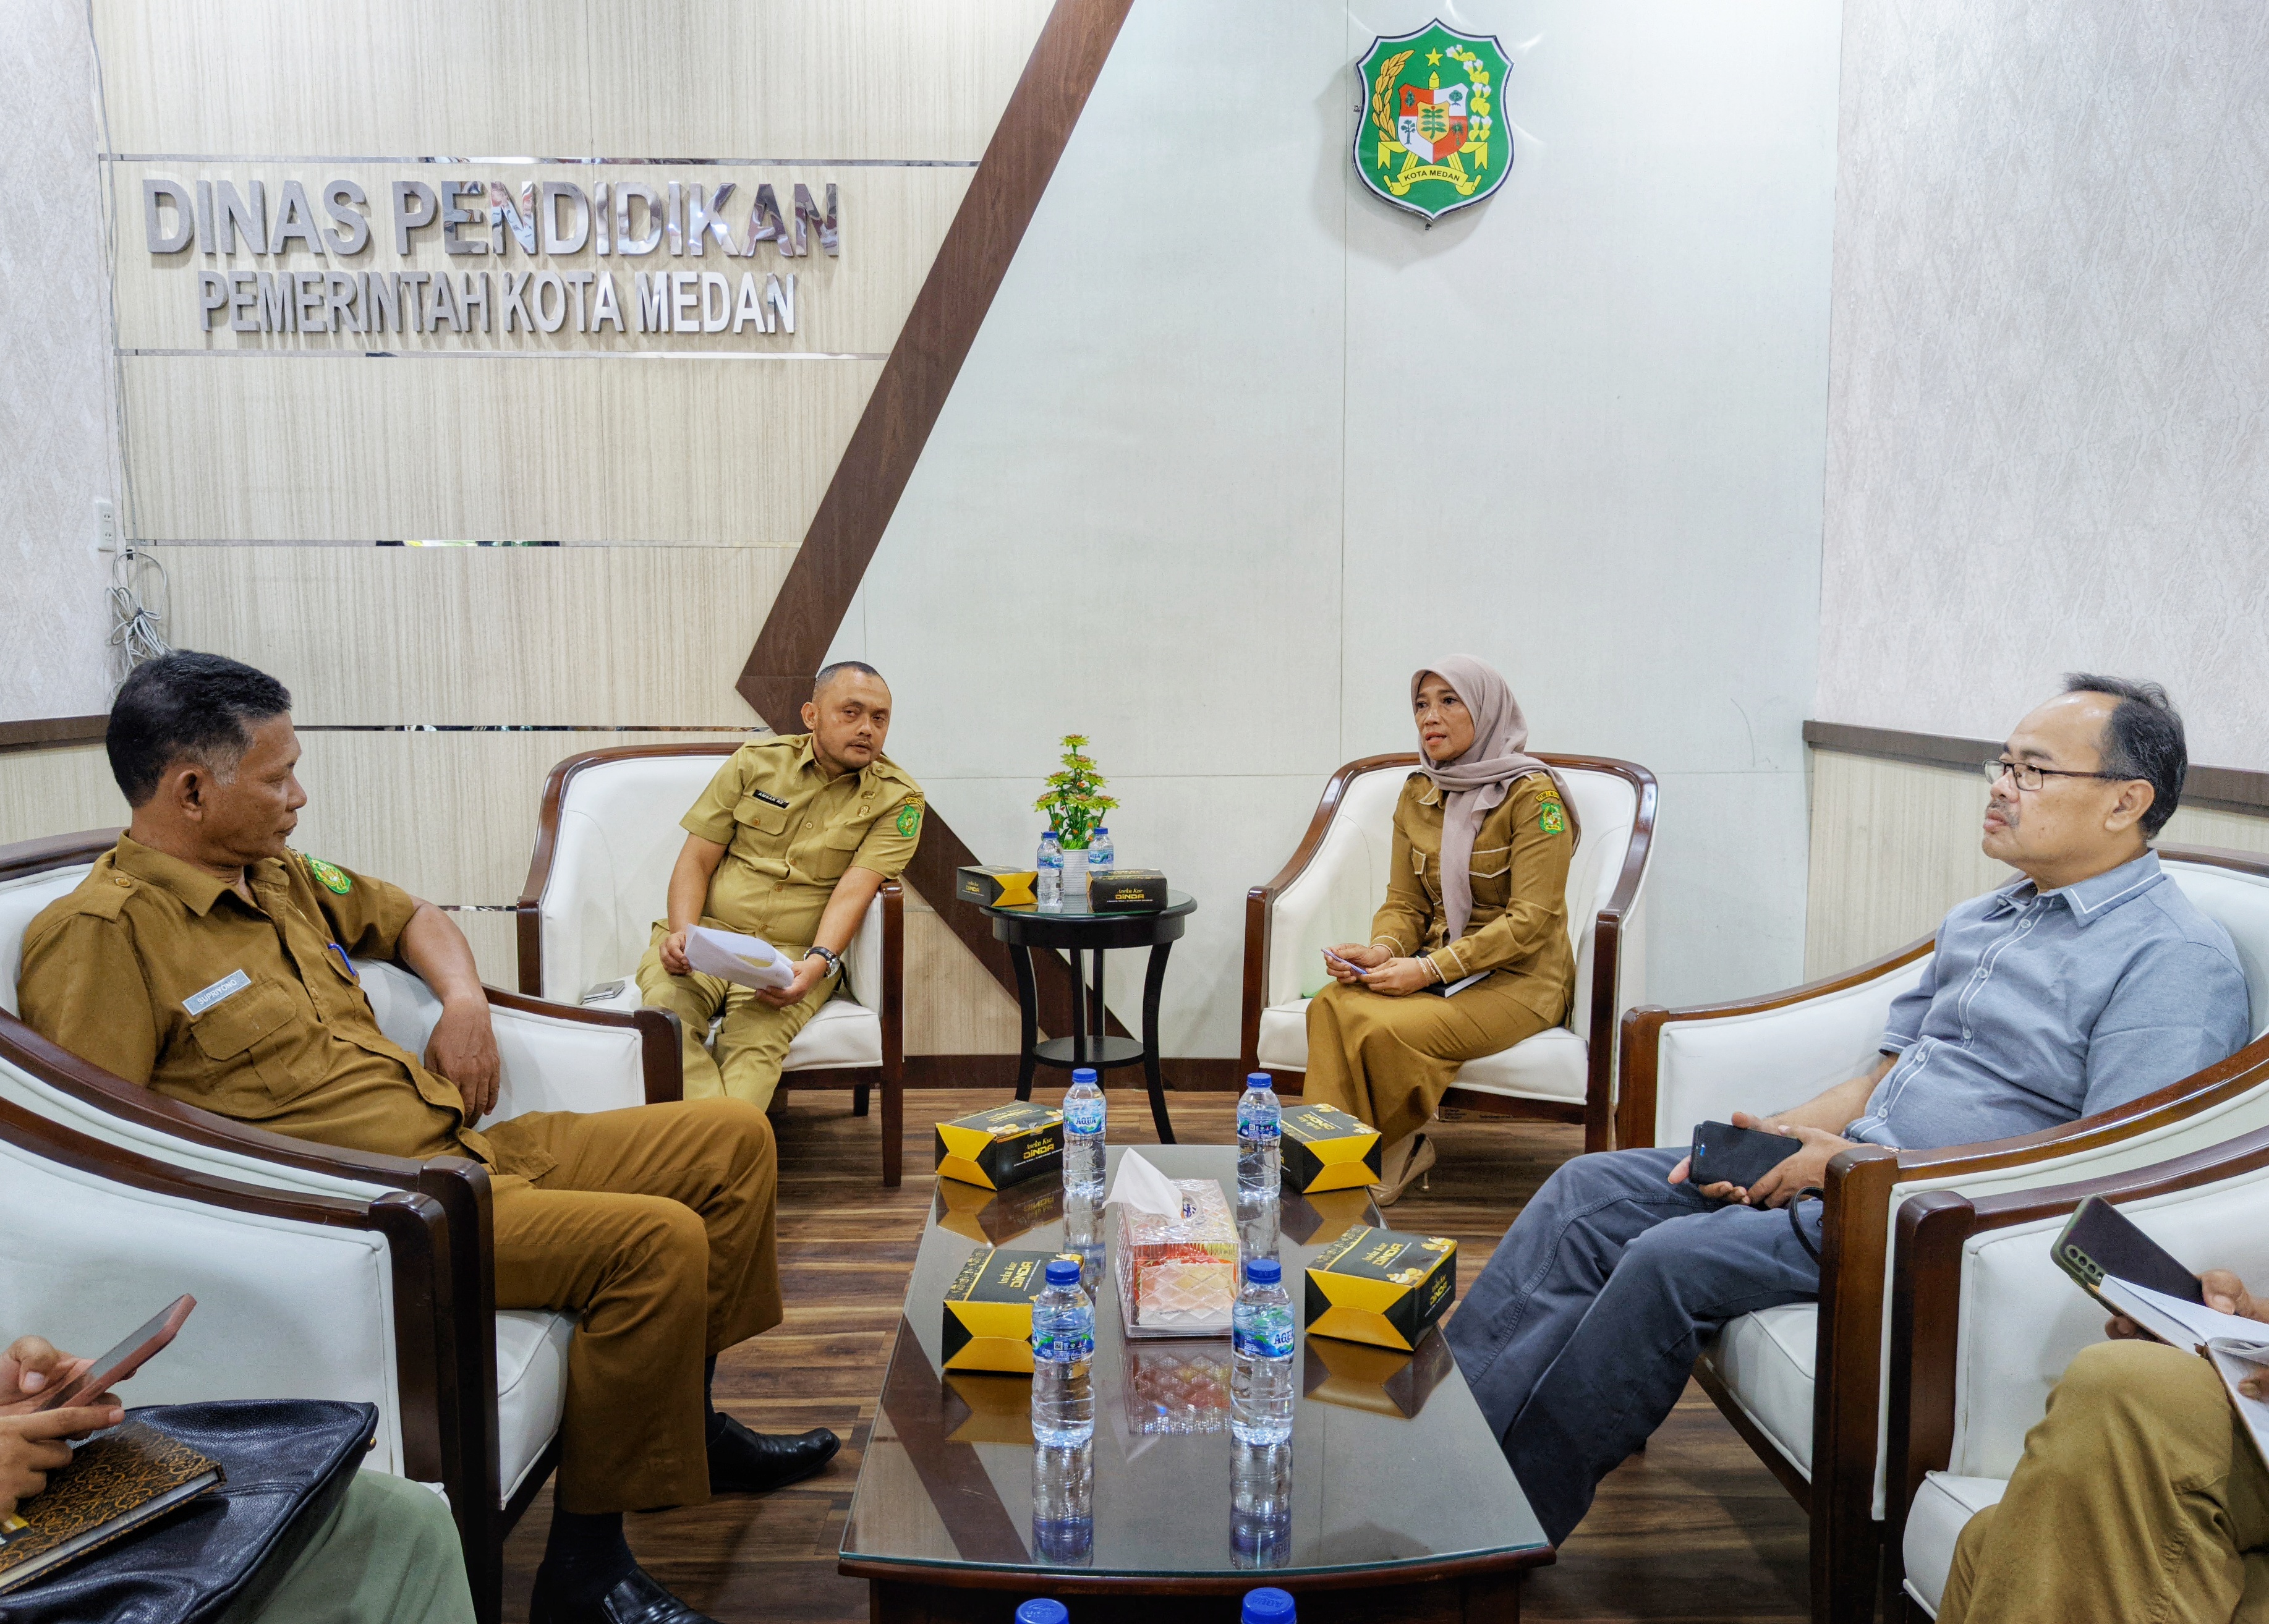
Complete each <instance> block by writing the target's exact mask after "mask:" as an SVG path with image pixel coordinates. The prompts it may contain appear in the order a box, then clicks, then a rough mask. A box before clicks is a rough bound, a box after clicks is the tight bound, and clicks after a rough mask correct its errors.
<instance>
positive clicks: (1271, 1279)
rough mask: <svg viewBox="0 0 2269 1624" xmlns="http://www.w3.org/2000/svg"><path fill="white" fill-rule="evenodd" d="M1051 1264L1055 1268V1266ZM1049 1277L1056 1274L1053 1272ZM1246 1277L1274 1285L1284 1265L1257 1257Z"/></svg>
mask: <svg viewBox="0 0 2269 1624" xmlns="http://www.w3.org/2000/svg"><path fill="white" fill-rule="evenodd" d="M1050 1268H1051V1269H1052V1270H1053V1265H1050ZM1048 1278H1049V1279H1051V1280H1053V1279H1054V1278H1055V1276H1054V1275H1053V1273H1051V1274H1050V1275H1049V1277H1048ZM1283 1278H1284V1266H1283V1265H1282V1264H1281V1263H1279V1262H1277V1261H1276V1259H1274V1258H1255V1259H1253V1261H1251V1262H1250V1263H1248V1264H1246V1265H1245V1279H1247V1280H1249V1281H1252V1282H1253V1284H1254V1285H1256V1286H1274V1285H1275V1284H1276V1283H1277V1282H1278V1281H1281V1280H1282V1279H1283Z"/></svg>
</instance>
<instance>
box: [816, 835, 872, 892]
mask: <svg viewBox="0 0 2269 1624" xmlns="http://www.w3.org/2000/svg"><path fill="white" fill-rule="evenodd" d="M866 841H867V825H866V824H864V823H838V824H837V825H836V826H835V827H834V828H832V829H831V830H827V831H826V832H825V834H824V835H823V836H822V837H821V838H820V842H819V845H818V848H817V850H816V851H814V852H813V853H812V856H811V866H812V873H813V876H814V877H815V878H817V879H821V880H839V879H841V878H842V877H843V871H844V870H845V869H846V868H848V867H850V866H851V860H852V859H853V858H854V857H856V856H857V855H858V854H859V848H860V847H861V845H865V844H866Z"/></svg>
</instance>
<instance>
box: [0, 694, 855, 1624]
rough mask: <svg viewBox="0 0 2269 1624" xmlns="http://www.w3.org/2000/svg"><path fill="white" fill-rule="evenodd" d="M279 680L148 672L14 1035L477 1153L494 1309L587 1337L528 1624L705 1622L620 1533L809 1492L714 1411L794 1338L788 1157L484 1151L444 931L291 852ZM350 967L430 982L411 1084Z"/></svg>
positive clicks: (574, 1133) (117, 722)
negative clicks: (109, 829)
mask: <svg viewBox="0 0 2269 1624" xmlns="http://www.w3.org/2000/svg"><path fill="white" fill-rule="evenodd" d="M291 703H292V697H291V695H290V694H288V693H287V692H285V689H284V687H283V684H281V683H277V681H276V680H275V679H274V678H273V677H270V676H267V675H263V674H262V673H261V672H258V671H255V670H254V669H253V668H250V667H249V666H245V665H240V664H238V663H237V662H236V661H233V660H225V659H222V658H220V657H219V656H218V655H213V654H195V653H177V654H169V655H167V656H166V657H164V658H163V659H159V660H156V661H152V662H150V663H149V664H147V665H144V666H143V667H141V668H138V669H137V670H136V671H135V672H134V674H133V675H131V676H129V678H128V679H127V680H126V683H125V685H124V686H123V687H122V688H121V689H120V690H119V694H118V698H117V700H116V702H115V705H114V706H113V707H112V710H111V715H110V728H109V735H108V739H107V747H108V750H109V756H110V764H111V771H112V772H113V773H114V774H115V776H116V778H117V779H118V786H119V788H120V789H121V790H122V791H123V792H124V793H125V796H126V799H127V801H128V803H129V805H130V806H131V807H132V808H133V811H134V816H133V823H132V825H131V826H130V827H129V830H127V832H126V834H125V835H124V836H123V837H122V838H120V840H119V842H118V844H117V845H116V846H115V848H113V849H112V850H111V851H109V852H107V853H104V854H103V855H102V856H101V857H100V858H99V859H98V860H96V862H95V864H94V868H93V871H92V873H91V874H89V875H87V877H86V878H85V880H83V881H81V882H79V885H78V888H77V889H76V890H73V891H72V892H71V893H70V895H69V896H67V897H61V898H58V899H57V900H56V901H55V903H53V904H50V905H49V906H48V908H46V909H45V910H44V911H42V912H41V914H40V916H39V917H38V918H37V919H33V921H32V925H31V928H30V929H29V930H27V931H26V933H25V936H24V967H23V971H22V976H21V979H20V982H19V985H18V996H19V999H20V1002H21V1005H22V1008H23V1012H24V1019H25V1020H26V1022H28V1023H29V1024H30V1025H31V1026H32V1027H33V1029H34V1030H37V1031H39V1032H40V1033H41V1034H42V1035H43V1036H45V1037H48V1038H49V1039H51V1040H52V1041H54V1042H55V1043H57V1044H60V1045H62V1046H63V1047H64V1048H66V1049H68V1050H70V1052H72V1053H74V1054H77V1055H78V1056H80V1057H81V1058H83V1059H87V1060H89V1061H92V1063H93V1064H95V1065H97V1066H100V1067H103V1068H104V1069H105V1070H107V1071H109V1072H112V1073H114V1074H116V1075H118V1076H121V1077H123V1078H125V1079H126V1080H127V1081H129V1082H135V1083H139V1084H141V1085H143V1086H144V1087H146V1088H149V1089H153V1090H155V1091H156V1092H158V1093H160V1094H164V1095H166V1096H170V1097H172V1098H174V1099H178V1100H182V1101H185V1102H187V1103H188V1104H193V1105H199V1106H203V1108H204V1109H206V1110H208V1111H217V1112H218V1113H220V1114H221V1115H223V1116H225V1117H232V1118H236V1119H238V1120H240V1121H244V1122H250V1123H254V1124H256V1125H257V1126H261V1127H262V1128H266V1129H270V1130H271V1131H273V1132H276V1133H288V1134H292V1135H295V1136H297V1137H299V1138H302V1139H309V1140H319V1141H321V1142H322V1143H325V1144H331V1145H338V1146H344V1147H346V1148H351V1149H356V1150H365V1151H372V1152H378V1153H382V1154H384V1155H397V1156H410V1157H414V1158H421V1159H422V1158H425V1157H431V1156H437V1155H462V1156H469V1157H471V1158H472V1159H473V1160H475V1161H477V1162H478V1163H482V1164H483V1165H484V1166H485V1167H486V1168H487V1169H488V1170H489V1172H490V1176H491V1190H492V1191H493V1195H494V1207H493V1214H494V1223H495V1258H496V1296H497V1303H498V1306H499V1307H501V1308H544V1309H552V1310H560V1311H563V1312H569V1313H573V1314H574V1315H575V1316H576V1318H577V1324H576V1329H575V1333H574V1338H573V1341H572V1342H571V1344H570V1346H569V1348H568V1355H567V1398H566V1414H565V1421H564V1426H563V1438H562V1450H561V1457H560V1463H559V1477H558V1487H557V1491H556V1500H555V1505H556V1510H555V1515H554V1517H553V1519H552V1526H551V1540H550V1544H549V1545H548V1546H547V1547H546V1550H545V1553H544V1559H543V1567H542V1568H541V1569H539V1570H538V1572H537V1574H536V1594H535V1598H534V1600H533V1601H532V1603H531V1605H530V1610H529V1616H530V1618H531V1620H534V1621H535V1624H546V1621H551V1624H568V1621H573V1624H582V1621H584V1620H590V1621H592V1624H601V1621H607V1624H624V1621H627V1620H633V1619H635V1620H639V1624H695V1621H698V1620H700V1618H701V1615H700V1614H699V1613H695V1612H693V1611H692V1610H691V1608H689V1607H686V1606H684V1604H683V1603H682V1602H680V1601H678V1600H677V1599H676V1598H675V1597H673V1596H671V1595H670V1594H669V1592H668V1591H665V1590H663V1589H662V1588H661V1586H660V1585H659V1584H657V1583H654V1581H653V1580H652V1579H651V1578H649V1577H648V1576H647V1575H646V1574H645V1573H644V1572H643V1571H641V1570H640V1569H639V1567H638V1565H637V1564H636V1562H635V1561H633V1560H632V1556H631V1552H630V1547H629V1546H628V1545H627V1544H625V1541H624V1539H623V1532H622V1514H623V1513H624V1512H625V1511H626V1510H641V1509H646V1508H653V1507H661V1506H671V1505H698V1504H700V1503H702V1502H705V1501H706V1500H707V1499H708V1498H709V1497H710V1495H712V1494H713V1493H722V1492H728V1491H735V1490H741V1491H756V1490H763V1489H768V1488H775V1487H780V1485H782V1484H785V1483H788V1482H793V1481H795V1480H796V1479H798V1478H801V1477H805V1476H809V1474H810V1473H813V1472H816V1471H817V1470H819V1469H820V1467H821V1466H823V1465H825V1463H826V1461H827V1460H828V1458H830V1457H831V1456H832V1455H833V1454H834V1453H835V1450H836V1444H837V1441H836V1438H835V1436H834V1435H833V1434H831V1433H828V1432H810V1433H806V1434H803V1435H802V1436H799V1437H795V1438H781V1437H768V1436H763V1435H760V1434H757V1433H753V1432H750V1430H749V1429H748V1428H745V1427H743V1426H742V1425H741V1424H740V1423H739V1422H738V1421H733V1420H732V1419H730V1418H729V1417H727V1416H723V1415H720V1414H717V1413H716V1411H715V1410H714V1409H713V1407H711V1406H709V1404H708V1402H707V1397H706V1391H705V1379H706V1377H707V1376H708V1375H710V1374H712V1373H713V1371H714V1369H715V1364H716V1355H718V1354H719V1353H720V1352H721V1350H723V1349H725V1348H728V1347H732V1346H733V1345H734V1344H735V1343H737V1342H739V1341H741V1340H743V1339H745V1338H748V1337H751V1336H754V1335H756V1334H757V1333H758V1332H761V1331H765V1330H768V1329H770V1328H771V1327H772V1326H773V1325H778V1324H779V1323H780V1270H779V1266H778V1263H777V1260H776V1258H775V1248H774V1231H773V1192H774V1187H775V1182H776V1179H775V1170H774V1166H773V1156H772V1131H771V1128H770V1126H769V1125H767V1124H766V1123H765V1119H764V1116H763V1114H762V1113H761V1112H759V1111H753V1110H751V1109H750V1108H749V1107H747V1106H745V1105H743V1104H738V1103H737V1102H735V1101H732V1100H721V1099H719V1100H703V1101H698V1102H688V1103H684V1104H667V1105H647V1106H641V1107H639V1108H636V1109H633V1110H628V1111H598V1112H591V1113H583V1112H576V1111H542V1112H532V1113H529V1114H528V1115H525V1116H520V1117H515V1118H512V1119H511V1120H510V1121H506V1122H501V1123H499V1124H497V1125H496V1126H494V1127H492V1128H490V1129H488V1130H486V1131H477V1130H476V1128H475V1127H474V1124H475V1123H477V1121H478V1120H479V1119H480V1118H481V1117H482V1115H483V1114H484V1112H486V1111H489V1110H490V1109H491V1108H492V1107H493V1106H494V1104H496V1097H497V1088H498V1080H499V1072H498V1059H497V1046H496V1037H495V1033H494V1032H493V1030H491V1026H490V1022H489V1011H488V1000H487V997H486V995H485V994H484V992H483V991H482V988H481V982H480V976H479V973H478V972H477V970H476V969H475V967H474V963H473V955H472V950H471V949H469V947H467V945H466V943H465V939H464V937H463V935H462V934H460V933H459V931H458V929H457V927H456V926H455V924H453V923H452V922H451V921H450V919H449V918H448V916H447V914H445V913H443V912H440V910H439V909H437V908H435V907H433V906H432V904H429V903H424V902H420V901H418V898H416V897H412V896H410V894H409V893H407V892H406V891H403V890H400V889H399V888H398V887H395V886H392V885H389V884H388V883H387V882H384V881H383V880H374V879H372V878H370V877H368V876H367V875H359V874H356V873H353V872H352V871H351V870H348V869H345V868H342V867H337V866H336V865H334V864H331V863H328V862H325V861H323V860H321V859H319V858H314V857H309V856H306V855H304V854H301V853H293V852H292V851H290V850H289V849H288V848H287V846H286V845H285V842H286V841H288V840H289V839H290V838H291V835H292V829H293V827H294V826H295V825H296V824H297V823H298V822H299V808H301V807H302V806H304V805H306V804H307V795H306V794H304V793H303V792H302V791H301V789H300V787H299V780H298V779H297V778H296V777H295V776H294V771H293V770H294V767H295V765H296V764H297V763H298V761H299V741H298V739H297V737H296V736H295V735H294V734H293V732H292V719H291V716H290V714H289V711H290V706H291ZM357 957H364V958H390V959H394V960H395V961H396V962H398V963H402V964H403V965H405V966H406V967H407V968H409V969H410V970H411V971H415V972H416V973H417V974H418V976H419V977H421V978H423V979H424V980H425V984H426V985H428V986H429V987H431V988H432V990H433V992H434V993H435V994H436V995H437V996H439V997H440V1000H441V1015H440V1021H439V1022H438V1023H437V1024H436V1025H435V1027H434V1029H433V1036H432V1041H431V1043H430V1044H429V1045H428V1046H427V1048H426V1052H425V1057H424V1059H423V1062H422V1063H421V1062H420V1060H419V1059H418V1057H415V1056H412V1055H411V1054H410V1053H409V1052H406V1051H404V1050H403V1049H402V1048H400V1047H398V1046H396V1045H395V1044H394V1043H393V1042H392V1041H391V1040H390V1039H388V1037H386V1035H385V1034H384V1033H383V1032H382V1031H381V1030H379V1025H378V1021H377V1017H376V1015H374V1014H373V1011H372V1008H371V1005H370V1000H368V998H366V996H365V995H364V993H363V991H362V989H361V987H360V986H358V985H357V984H356V979H355V971H354V966H353V963H352V961H353V960H354V959H355V958H357Z"/></svg>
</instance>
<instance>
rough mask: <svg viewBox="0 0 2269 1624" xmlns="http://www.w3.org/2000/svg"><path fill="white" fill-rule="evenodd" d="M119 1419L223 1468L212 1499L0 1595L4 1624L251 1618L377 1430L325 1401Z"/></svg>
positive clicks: (140, 1412)
mask: <svg viewBox="0 0 2269 1624" xmlns="http://www.w3.org/2000/svg"><path fill="white" fill-rule="evenodd" d="M126 1414H127V1417H128V1419H129V1420H131V1421H142V1422H144V1424H146V1425H148V1426H151V1427H154V1428H157V1429H158V1430H159V1431H160V1432H162V1433H164V1434H166V1436H168V1437H171V1438H177V1439H179V1440H180V1441H181V1443H186V1444H188V1446H189V1447H190V1448H191V1449H193V1450H195V1451H197V1453H199V1454H200V1455H203V1456H205V1457H206V1458H209V1459H211V1460H213V1461H216V1462H218V1464H219V1465H220V1468H221V1470H222V1472H223V1473H225V1474H226V1477H227V1481H226V1482H225V1483H224V1484H223V1485H222V1486H221V1487H219V1488H218V1489H216V1490H215V1491H214V1492H213V1493H211V1494H210V1495H200V1496H198V1497H197V1498H196V1499H195V1500H192V1501H190V1502H188V1504H187V1505H184V1506H182V1507H181V1509H180V1510H176V1511H174V1512H171V1513H169V1514H168V1515H166V1516H165V1517H161V1518H159V1520H158V1521H157V1522H155V1523H152V1524H150V1525H149V1526H147V1527H145V1528H139V1529H137V1530H135V1531H134V1532H131V1533H129V1534H127V1535H125V1536H124V1537H123V1538H122V1539H118V1540H117V1541H116V1542H115V1543H114V1544H111V1545H106V1546H103V1547H101V1548H100V1550H96V1551H91V1552H89V1553H87V1554H85V1555H84V1556H82V1557H80V1558H79V1559H78V1560H77V1561H72V1562H70V1563H69V1564H67V1565H65V1566H64V1567H63V1568H61V1569H57V1570H56V1571H55V1573H54V1574H53V1575H52V1576H49V1577H47V1578H44V1579H41V1580H38V1581H35V1582H34V1583H31V1584H28V1585H26V1586H25V1587H24V1588H23V1589H22V1590H20V1591H10V1592H9V1593H8V1594H7V1595H5V1596H0V1624H89V1621H91V1620H98V1619H100V1620H106V1624H114V1621H115V1624H223V1621H224V1620H239V1619H247V1618H249V1617H251V1616H252V1615H253V1614H254V1613H256V1612H257V1611H258V1609H259V1607H260V1606H261V1605H262V1603H263V1602H264V1601H265V1600H266V1599H267V1598H268V1596H269V1594H270V1592H271V1591H273V1590H274V1589H275V1587H276V1586H277V1583H280V1582H281V1581H282V1579H283V1577H284V1575H285V1571H286V1570H287V1569H290V1567H291V1566H292V1562H293V1561H295V1560H296V1559H297V1558H298V1556H299V1553H300V1552H301V1551H302V1550H304V1549H305V1548H306V1547H307V1541H308V1540H309V1539H311V1538H313V1536H314V1532H315V1531H316V1530H317V1529H319V1528H321V1527H322V1525H323V1520H324V1519H325V1518H326V1517H329V1515H330V1513H331V1510H332V1509H333V1508H334V1507H336V1505H337V1504H338V1502H339V1500H340V1498H341V1497H342V1496H343V1495H345V1493H346V1492H347V1486H348V1485H349V1484H351V1482H353V1481H354V1474H355V1473H356V1472H357V1471H358V1469H359V1468H360V1467H361V1465H362V1458H363V1456H364V1455H365V1454H366V1452H367V1451H369V1449H370V1445H371V1442H372V1439H373V1436H374V1435H375V1434H376V1432H377V1428H378V1409H377V1406H374V1405H368V1404H344V1403H338V1402H335V1401H332V1400H329V1399H233V1400H230V1401H226V1402H222V1403H216V1404H161V1405H152V1406H146V1407H144V1408H141V1409H135V1410H129V1411H127V1412H126Z"/></svg>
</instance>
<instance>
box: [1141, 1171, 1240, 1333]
mask: <svg viewBox="0 0 2269 1624" xmlns="http://www.w3.org/2000/svg"><path fill="white" fill-rule="evenodd" d="M1172 1182H1173V1185H1174V1187H1175V1188H1176V1189H1178V1190H1179V1191H1180V1192H1182V1211H1181V1214H1180V1215H1179V1216H1178V1217H1172V1218H1169V1217H1167V1216H1165V1215H1164V1214H1159V1213H1146V1212H1141V1211H1137V1210H1136V1209H1135V1208H1134V1207H1128V1206H1121V1207H1120V1209H1119V1258H1118V1275H1119V1305H1120V1315H1121V1318H1123V1319H1124V1320H1125V1322H1126V1325H1127V1332H1129V1333H1130V1334H1132V1335H1136V1336H1142V1335H1150V1336H1214V1335H1220V1334H1225V1333H1226V1332H1228V1330H1229V1310H1230V1307H1231V1304H1232V1303H1234V1302H1235V1301H1236V1297H1237V1220H1236V1218H1235V1216H1234V1215H1233V1214H1231V1212H1230V1210H1229V1201H1228V1199H1227V1198H1226V1197H1224V1196H1223V1194H1222V1192H1221V1186H1220V1185H1217V1184H1216V1183H1215V1182H1214V1181H1213V1180H1212V1179H1210V1178H1177V1179H1175V1180H1173V1181H1172Z"/></svg>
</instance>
